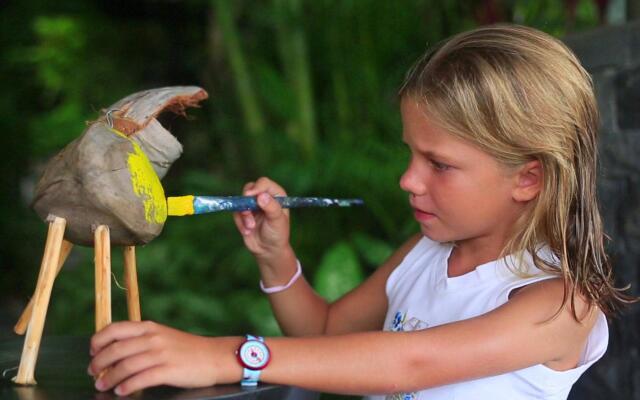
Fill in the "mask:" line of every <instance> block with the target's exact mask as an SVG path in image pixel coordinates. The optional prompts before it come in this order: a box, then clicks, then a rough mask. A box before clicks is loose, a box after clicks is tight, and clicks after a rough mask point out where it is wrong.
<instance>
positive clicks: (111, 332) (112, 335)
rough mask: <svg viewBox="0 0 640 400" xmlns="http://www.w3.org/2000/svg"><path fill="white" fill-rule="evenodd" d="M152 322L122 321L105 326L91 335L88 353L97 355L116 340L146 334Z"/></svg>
mask: <svg viewBox="0 0 640 400" xmlns="http://www.w3.org/2000/svg"><path fill="white" fill-rule="evenodd" d="M152 324H153V323H152V322H147V321H145V322H133V321H122V322H114V323H112V324H109V325H107V326H106V327H105V328H104V329H102V330H101V331H100V332H98V333H96V334H95V335H93V337H92V338H91V344H90V349H89V352H90V354H91V355H94V354H98V352H100V351H101V350H102V349H103V348H104V347H105V346H108V345H109V344H110V343H113V342H114V341H116V340H122V339H127V338H131V337H136V336H141V335H144V334H145V333H147V332H148V331H149V329H150V325H152Z"/></svg>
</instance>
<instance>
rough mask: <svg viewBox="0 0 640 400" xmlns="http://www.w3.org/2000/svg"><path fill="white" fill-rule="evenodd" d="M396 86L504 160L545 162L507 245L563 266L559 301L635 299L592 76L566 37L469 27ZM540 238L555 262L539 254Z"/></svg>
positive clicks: (614, 303) (606, 304) (607, 303)
mask: <svg viewBox="0 0 640 400" xmlns="http://www.w3.org/2000/svg"><path fill="white" fill-rule="evenodd" d="M400 96H401V97H408V96H410V97H412V98H414V99H415V100H417V101H419V102H420V104H422V105H424V107H425V111H427V112H428V113H429V115H432V116H433V117H435V118H436V120H438V122H439V123H440V124H441V125H442V127H443V128H445V129H447V130H448V131H450V132H451V133H452V134H453V135H456V136H458V137H460V138H462V139H465V140H467V141H469V142H471V143H474V144H475V145H476V146H478V147H479V148H480V149H482V150H483V151H485V152H487V153H489V154H490V155H492V156H493V157H495V158H496V159H497V160H498V161H499V162H501V163H503V164H504V165H506V166H507V167H517V166H521V165H523V164H524V163H526V162H529V161H532V160H538V161H539V162H540V163H541V164H542V169H543V179H544V183H543V187H542V190H541V192H540V193H539V195H538V197H537V199H536V200H535V201H534V202H532V204H531V206H530V208H529V209H528V211H527V212H526V213H525V215H524V216H523V218H521V220H520V221H519V224H517V226H516V227H515V231H514V233H513V237H512V239H511V240H510V241H509V242H508V243H507V244H506V246H505V249H504V251H503V253H504V254H522V252H523V251H524V250H526V251H528V252H529V253H530V254H531V255H532V256H533V260H534V263H535V264H536V266H537V267H538V268H540V269H542V270H545V271H549V272H553V273H556V274H558V275H561V276H562V278H563V280H564V285H565V291H564V298H563V305H564V304H566V303H567V301H569V300H570V301H571V310H572V312H573V315H574V317H575V318H576V319H578V317H577V315H576V311H575V296H576V295H581V296H584V297H585V298H586V299H587V300H588V301H589V303H590V304H592V305H597V306H598V307H599V308H600V309H601V310H602V311H603V312H604V313H605V314H606V315H608V316H611V315H612V314H614V313H615V312H616V311H617V310H618V309H619V308H620V307H621V306H622V305H623V304H624V303H629V302H631V301H632V298H631V297H629V296H627V295H625V294H624V293H623V291H624V290H626V288H623V289H619V288H616V287H615V286H614V283H613V275H612V270H611V265H610V263H609V261H608V258H607V255H606V253H605V249H604V233H603V229H602V220H601V217H600V212H599V210H598V203H597V199H596V166H597V153H598V148H597V147H598V141H597V133H598V124H599V117H598V109H597V104H596V100H595V96H594V92H593V86H592V82H591V78H590V76H589V74H588V73H587V72H586V71H585V70H584V69H583V68H582V66H581V65H580V62H579V61H578V59H577V58H576V57H575V55H574V54H573V53H572V52H571V51H570V50H569V49H568V48H567V47H566V46H565V45H564V44H562V42H560V41H559V40H557V39H555V38H553V37H551V36H549V35H547V34H545V33H543V32H540V31H538V30H535V29H533V28H528V27H524V26H516V25H506V24H501V25H493V26H486V27H481V28H478V29H475V30H472V31H469V32H464V33H461V34H458V35H456V36H454V37H452V38H450V39H449V40H447V41H445V42H443V43H441V44H439V45H437V46H436V47H435V49H433V50H432V51H431V52H429V53H427V54H426V55H425V56H424V57H422V58H421V59H420V60H418V62H417V63H416V64H415V66H414V67H413V68H412V69H411V70H410V71H409V73H408V75H407V78H406V80H405V82H404V84H403V85H402V88H401V89H400ZM543 243H544V244H547V245H548V246H549V247H550V249H551V251H552V252H553V253H554V255H555V256H556V257H557V258H558V260H559V262H558V263H556V265H554V264H553V263H552V262H550V260H548V259H543V258H541V257H540V256H539V252H538V250H539V249H540V246H541V244H543ZM558 264H559V266H558ZM558 267H559V268H558Z"/></svg>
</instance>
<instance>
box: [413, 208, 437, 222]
mask: <svg viewBox="0 0 640 400" xmlns="http://www.w3.org/2000/svg"><path fill="white" fill-rule="evenodd" d="M413 215H414V217H415V218H416V220H418V222H427V221H431V220H432V219H434V218H435V217H436V215H435V214H431V213H428V212H426V211H422V210H419V209H417V208H414V209H413Z"/></svg>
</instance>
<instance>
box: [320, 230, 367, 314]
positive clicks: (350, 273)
mask: <svg viewBox="0 0 640 400" xmlns="http://www.w3.org/2000/svg"><path fill="white" fill-rule="evenodd" d="M363 279H364V274H363V273H362V267H361V266H360V263H359V262H358V257H357V255H356V252H355V251H354V250H353V249H352V248H351V246H349V244H347V243H345V242H339V243H338V244H336V245H334V246H333V247H331V248H330V249H329V250H328V251H327V252H326V253H325V255H324V257H323V258H322V262H321V263H320V266H319V267H318V270H317V272H316V275H315V279H314V287H315V289H316V291H317V292H318V293H319V294H320V295H321V296H323V297H324V298H326V299H327V300H329V301H334V300H337V299H338V298H339V297H340V296H342V295H344V294H345V293H347V292H348V291H350V290H351V289H353V288H355V287H356V286H358V285H359V284H360V283H361V282H362V280H363Z"/></svg>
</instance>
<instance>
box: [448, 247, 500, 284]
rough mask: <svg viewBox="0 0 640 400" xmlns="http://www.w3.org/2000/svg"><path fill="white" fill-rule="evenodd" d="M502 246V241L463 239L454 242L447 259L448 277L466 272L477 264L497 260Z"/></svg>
mask: <svg viewBox="0 0 640 400" xmlns="http://www.w3.org/2000/svg"><path fill="white" fill-rule="evenodd" d="M503 248H504V242H503V241H496V240H479V239H474V240H463V241H459V242H456V243H455V244H454V247H453V250H452V251H451V255H450V256H449V260H448V268H447V275H448V276H449V277H450V278H453V277H456V276H460V275H464V274H467V273H469V272H471V271H473V270H474V269H476V267H477V266H479V265H482V264H486V263H488V262H490V261H495V260H497V259H498V258H499V257H500V256H501V253H502V250H503Z"/></svg>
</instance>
